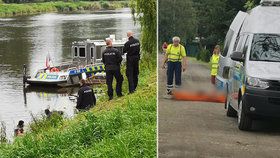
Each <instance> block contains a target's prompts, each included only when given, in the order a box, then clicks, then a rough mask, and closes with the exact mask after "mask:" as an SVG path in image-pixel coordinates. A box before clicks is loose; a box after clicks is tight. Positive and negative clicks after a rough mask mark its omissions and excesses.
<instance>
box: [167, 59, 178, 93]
mask: <svg viewBox="0 0 280 158" xmlns="http://www.w3.org/2000/svg"><path fill="white" fill-rule="evenodd" d="M174 75H175V85H176V87H180V86H181V75H182V63H181V62H171V61H169V62H168V63H167V91H168V92H169V91H170V90H171V89H172V88H173V79H174Z"/></svg>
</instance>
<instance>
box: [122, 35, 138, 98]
mask: <svg viewBox="0 0 280 158" xmlns="http://www.w3.org/2000/svg"><path fill="white" fill-rule="evenodd" d="M127 37H128V41H127V42H126V43H125V44H124V49H123V52H124V53H127V55H126V76H127V79H128V84H129V93H133V92H134V91H135V90H136V88H137V85H138V75H139V60H140V42H139V40H138V39H136V38H134V37H133V32H131V31H128V32H127Z"/></svg>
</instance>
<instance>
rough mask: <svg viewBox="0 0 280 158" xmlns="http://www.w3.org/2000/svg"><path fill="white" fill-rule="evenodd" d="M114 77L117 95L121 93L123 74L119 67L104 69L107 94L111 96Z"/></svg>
mask: <svg viewBox="0 0 280 158" xmlns="http://www.w3.org/2000/svg"><path fill="white" fill-rule="evenodd" d="M114 77H115V79H116V81H117V84H116V93H117V95H122V83H123V76H122V74H121V71H120V69H117V70H106V84H107V87H108V92H107V93H108V96H109V97H113V91H114V90H113V85H112V84H113V79H114Z"/></svg>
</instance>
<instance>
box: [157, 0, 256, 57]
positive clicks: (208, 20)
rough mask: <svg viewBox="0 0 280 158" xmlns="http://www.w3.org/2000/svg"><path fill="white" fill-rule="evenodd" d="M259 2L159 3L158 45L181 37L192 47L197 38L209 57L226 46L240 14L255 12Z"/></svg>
mask: <svg viewBox="0 0 280 158" xmlns="http://www.w3.org/2000/svg"><path fill="white" fill-rule="evenodd" d="M259 2H260V0H160V1H159V42H160V44H162V42H164V41H167V42H171V38H172V37H173V36H175V35H177V36H180V37H182V41H183V43H188V44H189V43H191V42H192V41H193V40H194V39H195V37H196V40H197V39H199V46H200V48H199V49H200V50H201V51H200V52H201V53H202V54H203V55H202V56H206V57H209V56H210V55H205V52H212V50H213V47H214V46H215V45H216V44H220V45H222V44H223V41H224V38H225V35H226V33H227V31H228V28H229V26H230V24H231V21H232V20H233V18H234V17H235V15H236V14H237V13H238V11H240V10H241V11H246V10H249V9H252V8H253V7H254V6H256V5H258V4H259ZM188 41H189V42H188ZM204 49H207V50H208V51H206V50H204ZM200 56H201V55H199V56H198V58H200ZM202 59H207V58H205V57H203V58H202ZM208 60H209V59H207V60H206V61H208Z"/></svg>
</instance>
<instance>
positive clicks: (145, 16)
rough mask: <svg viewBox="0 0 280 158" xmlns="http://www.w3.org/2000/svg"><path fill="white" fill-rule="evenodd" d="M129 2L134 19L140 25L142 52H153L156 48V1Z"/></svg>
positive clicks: (139, 0)
mask: <svg viewBox="0 0 280 158" xmlns="http://www.w3.org/2000/svg"><path fill="white" fill-rule="evenodd" d="M130 2H131V3H130V6H131V9H132V14H133V16H134V19H135V20H138V21H139V22H140V25H141V43H142V50H143V51H144V52H147V53H152V52H155V50H156V46H157V6H156V4H157V3H156V0H131V1H130ZM135 14H136V15H135Z"/></svg>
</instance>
